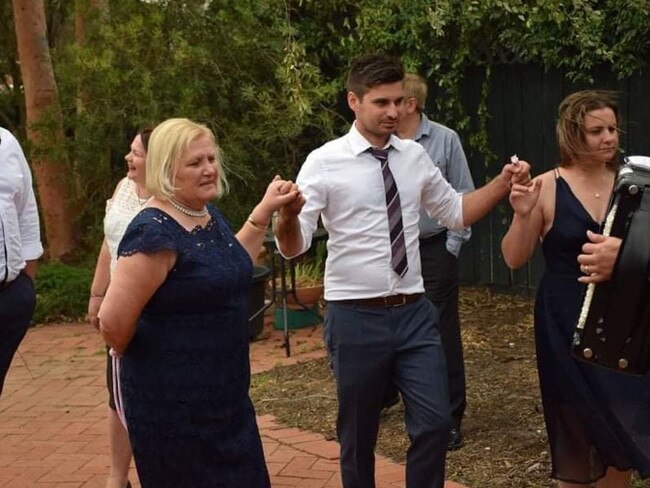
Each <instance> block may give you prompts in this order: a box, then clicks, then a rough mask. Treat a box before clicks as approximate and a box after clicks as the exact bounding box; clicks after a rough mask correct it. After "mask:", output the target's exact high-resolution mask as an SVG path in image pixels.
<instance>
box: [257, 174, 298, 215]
mask: <svg viewBox="0 0 650 488" xmlns="http://www.w3.org/2000/svg"><path fill="white" fill-rule="evenodd" d="M303 205H305V197H304V196H303V195H302V192H301V191H300V188H298V185H296V184H295V183H294V182H293V181H291V180H284V179H282V177H280V175H276V176H275V178H273V180H272V181H271V183H269V186H268V187H267V188H266V192H265V193H264V196H263V197H262V201H261V202H260V207H261V209H262V210H263V211H264V212H265V213H266V214H267V216H268V220H271V216H272V215H273V213H274V212H276V211H278V210H280V209H282V211H283V212H286V213H289V214H293V215H298V214H299V213H300V211H301V210H302V207H303ZM268 220H267V221H268Z"/></svg>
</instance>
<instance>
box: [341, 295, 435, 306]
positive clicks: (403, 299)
mask: <svg viewBox="0 0 650 488" xmlns="http://www.w3.org/2000/svg"><path fill="white" fill-rule="evenodd" d="M422 295H423V294H422V293H413V294H411V295H391V296H389V297H374V298H356V299H354V300H333V301H334V302H335V303H347V304H350V305H360V306H362V307H381V308H395V307H401V306H402V305H406V304H407V303H413V302H417V301H418V300H419V299H420V297H422Z"/></svg>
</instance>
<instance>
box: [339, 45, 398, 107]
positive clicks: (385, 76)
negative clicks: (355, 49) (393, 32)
mask: <svg viewBox="0 0 650 488" xmlns="http://www.w3.org/2000/svg"><path fill="white" fill-rule="evenodd" d="M403 79H404V65H403V64H402V60H401V59H400V58H398V57H397V56H392V55H390V54H382V53H378V54H368V55H366V56H362V57H360V58H357V59H355V60H354V61H353V62H352V65H351V66H350V71H349V73H348V79H347V82H346V85H345V86H346V88H347V90H348V91H349V92H353V93H354V94H355V95H356V96H357V97H359V98H363V96H364V95H365V94H366V92H367V91H368V89H370V88H373V87H375V86H377V85H383V84H386V83H396V82H398V81H402V80H403Z"/></svg>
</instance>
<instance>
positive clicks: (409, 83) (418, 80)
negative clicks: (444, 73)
mask: <svg viewBox="0 0 650 488" xmlns="http://www.w3.org/2000/svg"><path fill="white" fill-rule="evenodd" d="M409 98H415V99H416V100H417V102H418V110H419V111H420V112H424V105H425V104H426V102H427V82H426V81H425V80H424V78H422V77H421V76H420V75H417V74H415V73H406V75H404V99H405V100H407V99H409Z"/></svg>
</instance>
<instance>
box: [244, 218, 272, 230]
mask: <svg viewBox="0 0 650 488" xmlns="http://www.w3.org/2000/svg"><path fill="white" fill-rule="evenodd" d="M246 222H248V223H249V224H251V225H252V226H253V227H255V228H256V229H259V230H266V228H267V227H268V226H269V224H268V222H267V224H266V225H262V224H260V223H258V222H257V221H256V220H255V219H254V218H253V215H252V214H251V215H249V216H248V218H247V219H246Z"/></svg>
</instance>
